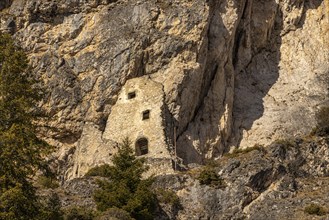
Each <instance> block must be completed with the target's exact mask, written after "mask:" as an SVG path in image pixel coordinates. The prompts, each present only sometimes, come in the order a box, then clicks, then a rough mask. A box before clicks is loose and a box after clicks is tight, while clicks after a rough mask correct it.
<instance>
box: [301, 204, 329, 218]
mask: <svg viewBox="0 0 329 220" xmlns="http://www.w3.org/2000/svg"><path fill="white" fill-rule="evenodd" d="M304 212H305V213H307V214H310V215H319V216H321V215H325V214H326V213H327V212H326V210H325V209H324V208H323V207H322V206H320V205H317V204H311V205H309V206H306V207H305V208H304Z"/></svg>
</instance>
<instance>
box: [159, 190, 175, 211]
mask: <svg viewBox="0 0 329 220" xmlns="http://www.w3.org/2000/svg"><path fill="white" fill-rule="evenodd" d="M156 194H157V199H158V201H159V202H161V203H165V204H169V205H171V206H175V207H179V206H180V201H179V197H178V196H177V195H176V193H175V192H174V191H172V190H165V189H157V190H156Z"/></svg>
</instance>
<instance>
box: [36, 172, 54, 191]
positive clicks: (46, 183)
mask: <svg viewBox="0 0 329 220" xmlns="http://www.w3.org/2000/svg"><path fill="white" fill-rule="evenodd" d="M38 183H39V184H40V185H41V186H42V187H44V188H48V189H55V188H57V187H59V184H58V182H57V180H56V179H54V178H53V177H50V176H44V175H42V176H39V178H38Z"/></svg>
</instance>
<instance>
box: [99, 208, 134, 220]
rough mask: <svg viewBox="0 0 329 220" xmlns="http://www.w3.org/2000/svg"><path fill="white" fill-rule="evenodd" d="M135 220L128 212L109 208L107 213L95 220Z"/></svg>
mask: <svg viewBox="0 0 329 220" xmlns="http://www.w3.org/2000/svg"><path fill="white" fill-rule="evenodd" d="M109 219H111V220H133V218H131V217H130V214H129V213H128V212H126V211H125V210H122V209H119V208H116V207H114V208H109V209H108V210H106V211H105V212H103V213H102V214H101V215H99V216H97V217H96V218H95V220H109Z"/></svg>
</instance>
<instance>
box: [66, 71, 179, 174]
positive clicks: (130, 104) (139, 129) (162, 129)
mask: <svg viewBox="0 0 329 220" xmlns="http://www.w3.org/2000/svg"><path fill="white" fill-rule="evenodd" d="M164 96H165V94H164V91H163V85H162V84H161V83H158V82H155V81H153V80H152V79H150V78H149V77H148V76H143V77H139V78H133V79H130V80H127V81H126V83H125V85H124V86H123V87H122V88H121V91H120V92H119V94H118V98H117V102H116V103H115V105H114V106H112V109H111V113H110V115H109V117H108V119H107V123H106V126H105V130H104V132H100V131H99V130H97V128H96V127H95V126H93V125H88V124H87V125H85V129H84V133H85V135H84V137H86V138H84V139H83V140H81V141H80V143H79V146H78V147H77V150H76V152H75V157H76V159H75V161H76V163H75V164H74V167H73V173H71V175H69V178H76V177H80V176H82V175H84V174H85V173H86V172H87V171H88V170H89V169H90V168H92V167H94V166H97V165H101V164H104V163H108V164H110V163H111V156H112V155H113V154H115V153H116V152H117V149H118V144H119V143H121V142H122V140H123V139H124V138H126V137H128V138H129V140H130V141H131V142H132V147H133V149H134V150H135V154H136V156H141V157H146V159H147V160H146V163H147V164H148V165H149V168H150V169H149V171H148V173H149V174H161V173H170V172H173V163H174V160H173V158H174V149H173V146H172V144H171V141H170V140H172V138H173V137H171V136H172V129H170V127H171V126H170V123H168V121H167V122H166V113H165V109H166V108H165V102H164ZM91 134H92V135H91ZM89 136H90V137H98V138H88V137H89ZM168 140H169V141H168ZM168 142H169V143H168Z"/></svg>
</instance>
